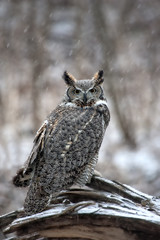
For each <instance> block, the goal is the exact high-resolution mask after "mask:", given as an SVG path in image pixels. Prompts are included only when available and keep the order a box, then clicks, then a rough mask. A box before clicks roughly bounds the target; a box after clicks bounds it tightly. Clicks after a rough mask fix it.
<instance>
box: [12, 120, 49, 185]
mask: <svg viewBox="0 0 160 240" xmlns="http://www.w3.org/2000/svg"><path fill="white" fill-rule="evenodd" d="M47 124H48V121H47V120H46V121H45V122H44V123H43V124H42V126H41V127H40V129H39V130H38V131H37V134H36V136H35V138H34V145H33V148H32V150H31V153H30V155H29V157H28V159H27V161H26V163H25V165H24V167H22V168H20V169H19V170H18V172H17V174H16V176H15V177H14V178H13V184H14V185H15V186H17V187H27V186H29V184H30V181H31V178H32V175H33V169H34V165H35V162H36V160H37V159H38V156H40V154H41V152H42V151H43V147H44V137H45V134H46V127H47Z"/></svg>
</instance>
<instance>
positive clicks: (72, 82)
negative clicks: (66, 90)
mask: <svg viewBox="0 0 160 240" xmlns="http://www.w3.org/2000/svg"><path fill="white" fill-rule="evenodd" d="M63 79H64V81H65V83H66V84H67V85H68V86H74V85H75V82H76V79H75V78H74V77H73V76H72V75H71V74H70V73H68V72H67V71H65V72H64V73H63Z"/></svg>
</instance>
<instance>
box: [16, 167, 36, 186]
mask: <svg viewBox="0 0 160 240" xmlns="http://www.w3.org/2000/svg"><path fill="white" fill-rule="evenodd" d="M32 172H33V169H32V168H28V169H27V171H25V173H24V168H21V169H19V170H18V172H17V174H16V176H14V177H13V180H12V181H13V184H14V185H15V186H16V187H27V186H29V184H30V181H31V177H32Z"/></svg>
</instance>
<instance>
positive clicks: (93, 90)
mask: <svg viewBox="0 0 160 240" xmlns="http://www.w3.org/2000/svg"><path fill="white" fill-rule="evenodd" d="M89 91H90V92H91V93H95V92H96V91H97V90H96V88H92V89H90V90H89Z"/></svg>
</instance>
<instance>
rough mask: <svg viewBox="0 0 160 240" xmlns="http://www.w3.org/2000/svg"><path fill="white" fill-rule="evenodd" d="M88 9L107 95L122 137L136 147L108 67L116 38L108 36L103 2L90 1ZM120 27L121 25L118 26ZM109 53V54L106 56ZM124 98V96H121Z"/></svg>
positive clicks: (113, 77)
mask: <svg viewBox="0 0 160 240" xmlns="http://www.w3.org/2000/svg"><path fill="white" fill-rule="evenodd" d="M90 7H91V9H92V13H93V20H94V26H95V34H96V35H97V38H98V40H99V42H100V44H101V49H102V54H103V69H104V70H105V73H106V75H107V84H108V88H109V93H110V95H111V98H112V100H113V104H114V109H115V113H116V116H117V120H118V123H119V126H120V129H121V132H122V135H123V136H124V139H125V140H126V142H127V143H128V144H129V145H130V146H132V147H135V146H136V141H135V136H134V127H133V126H132V124H131V122H128V121H127V119H126V116H125V113H123V112H122V111H121V108H120V104H119V96H118V94H117V91H116V88H115V83H114V82H115V78H117V76H115V74H114V73H112V72H111V71H110V67H109V66H110V65H111V63H112V62H113V60H114V58H115V54H116V53H115V49H116V38H115V36H114V37H112V36H110V34H109V31H108V30H107V27H106V21H105V18H104V14H103V11H102V7H103V1H98V0H93V1H90ZM120 25H122V24H120ZM108 53H109V54H108ZM123 97H124V96H123Z"/></svg>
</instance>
